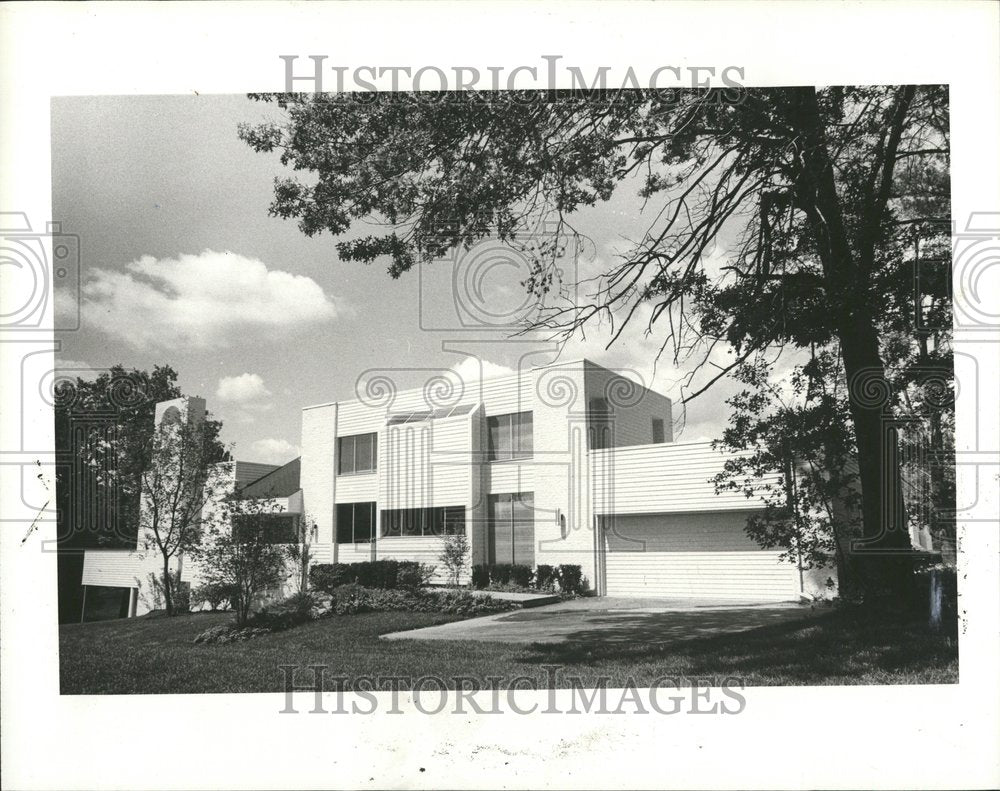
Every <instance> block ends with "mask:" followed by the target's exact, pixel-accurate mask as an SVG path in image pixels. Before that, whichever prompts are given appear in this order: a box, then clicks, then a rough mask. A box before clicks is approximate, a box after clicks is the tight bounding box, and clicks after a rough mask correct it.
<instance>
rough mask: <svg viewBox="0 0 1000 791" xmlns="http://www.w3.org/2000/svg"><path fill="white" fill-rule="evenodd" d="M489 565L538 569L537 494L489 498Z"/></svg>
mask: <svg viewBox="0 0 1000 791" xmlns="http://www.w3.org/2000/svg"><path fill="white" fill-rule="evenodd" d="M488 548H489V562H490V563H519V564H523V565H525V566H534V565H535V494H534V492H519V493H517V494H491V495H490V521H489V542H488Z"/></svg>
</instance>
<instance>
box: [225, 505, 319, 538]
mask: <svg viewBox="0 0 1000 791" xmlns="http://www.w3.org/2000/svg"><path fill="white" fill-rule="evenodd" d="M299 523H300V520H299V514H289V513H284V512H275V513H260V514H239V515H237V516H235V517H234V518H233V531H234V533H235V535H236V537H237V540H238V541H242V542H245V543H248V544H256V543H261V544H297V543H298V542H299V541H301V540H302V536H301V532H300V525H299Z"/></svg>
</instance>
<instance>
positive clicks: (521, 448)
mask: <svg viewBox="0 0 1000 791" xmlns="http://www.w3.org/2000/svg"><path fill="white" fill-rule="evenodd" d="M486 427H487V430H488V432H489V454H490V455H489V458H490V461H503V460H505V459H530V458H531V455H532V453H533V450H534V440H533V438H532V415H531V412H512V413H511V414H509V415H493V416H492V417H488V418H486Z"/></svg>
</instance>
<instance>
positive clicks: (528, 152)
mask: <svg viewBox="0 0 1000 791" xmlns="http://www.w3.org/2000/svg"><path fill="white" fill-rule="evenodd" d="M254 98H257V99H260V100H264V101H272V102H275V103H277V105H278V106H279V107H280V108H282V109H283V110H285V111H286V112H287V118H286V119H285V120H283V121H280V122H270V123H265V124H261V125H258V126H253V127H251V126H243V127H241V129H240V135H241V137H242V139H243V140H244V141H246V142H247V143H248V144H249V145H250V146H251V147H252V148H254V149H255V150H257V151H262V152H271V151H280V152H281V161H282V163H283V164H284V165H288V166H291V167H292V168H293V169H294V170H296V171H307V172H309V173H311V174H312V176H314V179H312V180H311V181H310V182H309V183H304V182H303V181H300V180H297V179H295V178H281V179H276V181H275V189H274V201H273V203H272V204H271V209H270V210H271V213H272V214H274V215H276V216H280V217H286V218H297V219H298V222H299V227H300V229H301V230H302V231H303V232H304V233H306V234H307V235H310V236H311V235H313V234H316V233H320V232H322V231H328V232H330V233H332V234H334V235H337V234H341V233H343V232H344V231H346V230H347V229H348V228H349V227H350V225H351V223H352V222H353V221H355V220H358V219H362V218H376V219H379V220H382V221H384V222H385V223H386V224H387V225H389V226H390V227H389V229H388V230H387V231H386V232H385V233H384V234H381V235H376V234H372V235H367V236H363V237H361V238H360V239H353V240H348V241H342V242H339V243H338V245H337V251H338V254H339V256H340V257H341V258H342V259H344V260H350V261H360V262H365V263H368V262H371V261H373V260H375V259H376V258H379V257H388V259H389V273H390V274H391V275H392V276H393V277H398V276H400V275H401V274H402V273H403V272H406V271H407V270H409V269H411V268H412V267H414V266H415V265H417V264H420V263H430V262H432V261H434V260H435V259H437V258H440V257H442V256H443V255H444V254H445V253H447V252H448V251H449V250H450V249H452V248H454V247H458V246H463V245H464V246H469V245H471V244H472V243H474V242H476V241H477V240H479V239H482V238H485V237H488V236H494V237H496V238H497V239H499V240H501V241H505V242H508V243H511V244H514V245H520V246H521V247H522V249H524V250H525V252H527V253H528V254H530V255H532V256H533V264H532V272H531V274H530V276H529V278H528V279H527V281H526V287H527V288H528V289H529V291H530V292H531V293H533V294H534V295H535V296H536V297H538V299H539V305H538V308H537V310H536V311H535V313H534V314H533V315H532V316H531V317H530V318H529V327H530V328H534V329H543V330H548V331H549V332H550V333H552V334H554V335H556V336H557V337H567V336H569V335H571V334H572V333H574V332H575V331H577V330H579V329H580V328H582V327H584V326H585V325H586V324H587V323H588V322H590V321H592V320H598V319H600V318H601V317H606V318H609V319H610V320H611V321H612V324H613V326H615V327H616V330H615V332H614V333H613V335H612V342H614V340H615V339H617V338H618V337H620V334H621V332H622V331H623V329H624V328H625V327H626V326H628V325H629V324H630V322H632V321H634V320H638V319H636V317H637V316H638V315H643V314H642V313H641V312H640V308H645V309H647V311H648V315H649V317H650V318H649V319H648V325H647V331H649V332H651V333H652V332H659V336H658V337H660V338H662V347H661V353H665V352H668V351H669V353H670V354H671V355H672V357H673V360H674V361H675V362H680V361H682V360H686V361H688V362H689V363H690V364H691V368H690V375H689V377H688V379H687V382H686V384H687V386H688V393H687V395H686V396H685V400H690V399H691V398H694V397H696V396H697V395H698V394H699V393H701V392H704V390H706V389H707V388H708V387H710V386H711V385H712V384H713V383H714V382H716V381H718V379H720V378H722V377H723V376H725V375H727V374H729V373H731V372H733V371H735V370H736V369H738V368H739V367H740V366H742V365H744V364H746V363H748V362H749V363H751V364H753V363H754V362H755V361H760V360H770V363H771V364H772V365H773V363H774V359H775V353H776V352H779V351H782V350H785V349H787V348H789V347H791V348H797V349H809V348H813V347H816V348H823V349H835V353H836V355H837V360H838V364H839V366H840V367H841V369H842V372H843V377H844V379H845V380H846V382H847V385H848V388H849V398H848V415H849V421H850V429H851V432H852V434H853V440H854V441H853V444H854V446H855V455H856V459H857V464H858V479H859V485H860V491H861V510H862V537H861V542H860V543H861V548H862V549H863V551H862V552H860V553H859V554H858V555H857V557H856V565H857V567H858V569H859V572H860V574H861V579H862V581H863V583H864V584H865V587H866V590H867V592H868V593H869V594H871V596H872V597H873V598H875V597H881V596H883V595H886V594H888V595H889V596H890V597H891V596H892V594H898V593H899V592H901V589H902V587H903V586H904V585H905V584H906V582H907V572H908V570H909V566H908V564H909V561H908V560H907V559H906V552H907V550H909V549H910V541H909V536H908V532H907V529H906V527H907V525H906V514H905V509H904V504H903V497H902V488H901V479H900V467H899V461H898V452H897V451H898V437H897V428H896V427H895V426H894V425H893V424H892V423H891V421H888V420H887V416H888V414H890V413H891V408H892V407H893V406H894V403H893V401H894V399H895V398H896V397H897V396H896V394H895V393H894V392H893V390H892V388H891V384H890V382H889V379H888V376H887V371H886V364H885V349H884V348H883V343H882V338H881V337H880V326H879V319H880V317H881V316H883V315H884V311H886V310H887V309H888V303H889V302H892V301H894V300H895V299H896V296H898V295H896V296H894V295H891V294H887V293H886V290H885V288H884V286H885V282H884V276H885V275H886V274H887V273H889V272H891V271H892V270H893V269H894V268H895V267H896V266H898V264H899V262H900V260H901V255H900V247H901V244H902V240H903V239H904V238H905V235H906V233H907V232H908V228H909V227H911V226H912V225H914V224H916V221H917V220H918V219H919V220H922V221H930V220H940V219H942V218H941V217H939V216H924V215H921V216H920V217H914V216H907V217H902V216H901V212H902V211H903V210H904V208H905V207H904V206H902V203H903V201H902V197H903V196H902V195H901V186H903V183H904V180H905V177H906V176H907V175H910V176H912V179H913V180H914V181H916V182H917V183H919V184H921V185H924V186H926V185H928V184H929V185H930V186H931V187H934V186H935V184H933V183H932V181H931V180H930V179H928V178H926V177H923V178H922V177H920V175H919V174H920V173H921V172H923V173H925V174H926V173H928V172H937V173H941V172H944V173H946V172H947V163H948V156H949V140H948V101H947V89H946V88H945V87H942V86H919V87H918V86H892V87H885V86H863V87H829V88H811V87H795V88H775V89H753V90H744V91H731V90H730V91H714V90H697V91H695V90H692V91H666V92H660V91H640V90H636V91H621V92H594V91H586V92H573V93H566V92H548V93H529V92H516V91H515V92H504V93H496V94H490V95H483V94H477V93H449V94H374V95H365V96H364V97H363V98H357V97H354V96H351V95H325V94H319V95H306V94H293V95H287V94H285V95H282V94H256V95H254ZM623 184H633V185H636V186H637V187H638V190H639V194H640V195H641V196H642V198H643V199H645V200H646V201H656V202H658V204H659V208H658V209H657V210H656V211H654V212H653V217H654V219H653V221H652V223H651V224H650V225H649V227H648V229H647V231H646V232H645V233H644V235H643V236H642V238H640V239H638V240H635V241H634V243H633V244H632V245H631V247H630V249H628V250H627V251H626V252H625V253H623V254H622V256H621V259H620V261H619V262H618V263H616V264H615V265H614V266H612V267H610V268H609V269H608V270H607V271H605V272H603V273H602V274H601V276H600V277H599V278H598V279H597V281H596V283H595V285H594V287H593V291H592V293H591V294H590V295H589V297H588V298H587V299H585V300H582V301H580V302H572V303H569V304H565V303H564V302H563V301H561V300H560V299H559V297H560V296H561V293H560V283H559V274H558V271H559V267H560V263H561V256H562V255H563V254H564V252H565V250H566V248H567V244H566V243H567V241H568V240H569V241H571V240H572V239H573V238H574V237H578V236H579V235H580V234H579V232H578V231H577V230H576V229H575V228H574V226H573V225H572V223H571V219H572V215H573V212H574V211H576V210H577V209H579V208H581V207H586V206H591V205H594V204H596V203H597V202H599V201H604V200H607V199H609V198H610V196H611V195H612V194H613V193H614V192H615V191H616V189H618V188H619V187H620V186H621V185H623ZM937 186H940V184H937ZM912 206H916V207H917V211H918V212H919V211H923V210H924V209H927V210H928V211H931V212H935V213H937V212H939V211H942V210H943V211H947V201H946V200H942V199H941V198H940V195H938V196H937V197H936V198H935V200H932V201H927V202H925V204H924V205H920V202H919V201H914V202H912ZM912 206H911V208H912ZM944 219H947V218H946V217H945V218H944ZM542 221H549V223H550V225H551V227H552V228H553V232H552V233H551V234H550V235H549V238H546V239H541V240H533V241H534V244H532V243H531V241H529V242H525V241H524V236H525V235H530V233H531V229H532V228H536V227H539V223H540V222H542ZM727 239H728V240H730V243H729V244H727V245H726V261H725V263H724V265H723V266H722V268H721V270H720V271H718V272H716V271H713V270H712V269H710V268H709V267H708V265H707V264H706V253H707V252H708V251H710V250H711V249H712V248H713V246H714V245H715V244H716V243H717V242H719V241H720V240H722V241H725V240H727ZM911 329H912V328H911ZM911 337H912V332H911ZM727 347H728V349H729V350H730V351H731V354H732V360H731V361H730V362H728V363H726V364H724V365H720V366H718V371H717V372H715V373H714V374H713V375H712V376H711V377H710V378H709V380H708V381H707V382H705V383H704V384H701V385H699V386H698V387H693V382H694V381H695V378H694V377H695V376H696V374H698V373H699V372H701V371H702V370H703V367H704V366H705V365H706V364H708V363H709V362H710V357H711V355H712V353H713V352H714V351H716V350H717V349H724V348H727ZM692 390H693V392H692ZM887 402H888V404H889V409H888V410H887V408H886V405H887Z"/></svg>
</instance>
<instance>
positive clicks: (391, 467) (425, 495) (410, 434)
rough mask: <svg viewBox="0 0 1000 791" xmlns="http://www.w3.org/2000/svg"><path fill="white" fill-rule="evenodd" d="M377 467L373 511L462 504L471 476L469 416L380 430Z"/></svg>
mask: <svg viewBox="0 0 1000 791" xmlns="http://www.w3.org/2000/svg"><path fill="white" fill-rule="evenodd" d="M378 464H379V475H378V478H379V491H378V504H379V505H378V507H379V509H386V508H393V509H395V508H423V507H430V506H445V505H466V504H468V503H469V500H470V498H471V489H472V472H473V460H472V419H471V417H470V415H463V416H461V417H455V418H447V419H444V420H430V421H423V422H420V423H413V424H403V425H399V426H388V427H386V429H385V431H384V432H383V434H382V439H381V442H380V447H379V462H378ZM338 501H340V496H339V493H338ZM342 502H346V501H342Z"/></svg>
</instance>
